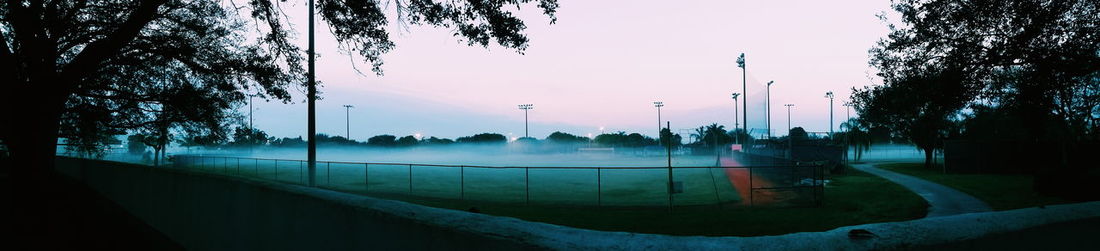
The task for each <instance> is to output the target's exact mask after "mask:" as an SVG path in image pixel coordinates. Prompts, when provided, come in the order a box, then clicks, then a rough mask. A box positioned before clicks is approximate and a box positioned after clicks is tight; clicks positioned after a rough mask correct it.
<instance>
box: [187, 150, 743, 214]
mask: <svg viewBox="0 0 1100 251" xmlns="http://www.w3.org/2000/svg"><path fill="white" fill-rule="evenodd" d="M178 161H179V162H180V163H181V164H183V163H185V164H183V165H182V167H184V168H187V169H190V170H197V171H204V172H214V173H221V174H228V175H239V176H245V177H256V178H262V179H268V180H276V181H281V182H288V183H295V184H304V183H305V180H306V179H307V177H306V171H305V170H306V168H305V162H303V161H287V160H281V161H279V160H261V159H246V158H241V159H238V158H233V157H196V158H193V159H180V160H178ZM642 161H644V162H643V163H645V162H651V161H650V160H649V159H642ZM621 163H622V162H621V161H620V162H619V163H616V164H621ZM700 163H711V165H713V164H712V163H713V157H702V158H679V160H677V161H676V162H674V165H676V166H699V165H700ZM673 177H674V179H675V180H676V181H681V182H683V193H680V194H676V195H675V197H674V203H675V205H685V206H691V205H709V204H723V203H736V202H739V201H741V199H742V198H740V196H739V195H738V193H737V191H736V189H735V188H734V187H733V186H732V185H731V184H730V182H729V181H728V180H729V179H728V178H727V176H726V174H725V173H724V172H722V170H721V169H717V168H712V169H708V168H678V169H674V170H673ZM667 180H668V169H664V168H660V169H619V168H602V169H595V168H583V169H581V168H577V169H563V168H550V167H530V168H482V167H460V166H431V165H404V164H363V163H328V162H320V163H318V166H317V177H316V182H317V184H318V185H319V186H320V187H323V188H327V189H333V190H340V191H347V192H353V193H360V194H369V195H378V196H391V197H394V196H398V197H403V198H417V197H422V198H431V199H443V200H461V201H472V202H488V203H500V204H524V205H526V204H536V205H564V206H642V207H647V206H648V207H660V206H665V205H667V204H668V195H667V193H666V189H667Z"/></svg>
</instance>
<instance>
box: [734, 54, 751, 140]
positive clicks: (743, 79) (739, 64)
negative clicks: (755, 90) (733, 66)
mask: <svg viewBox="0 0 1100 251" xmlns="http://www.w3.org/2000/svg"><path fill="white" fill-rule="evenodd" d="M737 67H741V93H746V94H745V98H742V99H741V106H744V107H745V112H743V113H741V118H742V119H741V120H744V121H745V128H744V129H745V134H748V133H749V109H748V108H749V101H748V99H749V97H748V96H749V95H748V94H747V93H748V92H747V84H746V83H747V81H748V80H747V79H748V77H747V75H748V70H746V69H745V53H741V56H738V57H737ZM745 140H747V139H745ZM745 140H742V141H741V142H745Z"/></svg>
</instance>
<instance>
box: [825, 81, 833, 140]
mask: <svg viewBox="0 0 1100 251" xmlns="http://www.w3.org/2000/svg"><path fill="white" fill-rule="evenodd" d="M825 97H826V98H829V138H832V137H833V92H831V91H830V92H826V93H825Z"/></svg>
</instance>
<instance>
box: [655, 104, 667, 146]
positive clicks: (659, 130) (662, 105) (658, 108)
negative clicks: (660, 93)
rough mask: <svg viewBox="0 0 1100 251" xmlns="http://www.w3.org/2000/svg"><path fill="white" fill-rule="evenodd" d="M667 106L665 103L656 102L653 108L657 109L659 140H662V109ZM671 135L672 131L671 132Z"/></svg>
mask: <svg viewBox="0 0 1100 251" xmlns="http://www.w3.org/2000/svg"><path fill="white" fill-rule="evenodd" d="M664 106H665V102H661V101H654V102H653V107H657V139H660V138H661V107H664ZM669 132H670V133H671V131H669Z"/></svg>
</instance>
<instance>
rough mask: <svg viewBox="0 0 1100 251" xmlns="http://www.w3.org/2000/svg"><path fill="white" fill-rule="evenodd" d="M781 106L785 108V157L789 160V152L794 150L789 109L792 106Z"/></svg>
mask: <svg viewBox="0 0 1100 251" xmlns="http://www.w3.org/2000/svg"><path fill="white" fill-rule="evenodd" d="M783 106H786V107H787V154H788V155H787V157H788V158H789V157H791V156H790V152H791V150H794V137H792V136H793V135H791V107H794V104H785V105H783Z"/></svg>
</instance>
